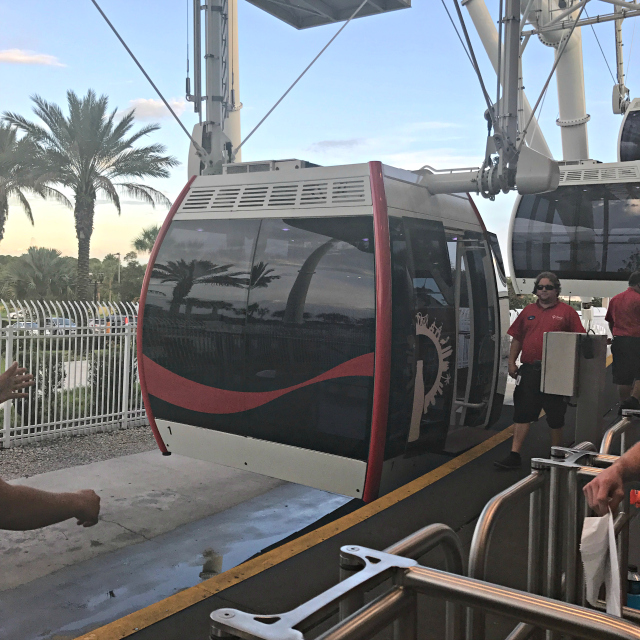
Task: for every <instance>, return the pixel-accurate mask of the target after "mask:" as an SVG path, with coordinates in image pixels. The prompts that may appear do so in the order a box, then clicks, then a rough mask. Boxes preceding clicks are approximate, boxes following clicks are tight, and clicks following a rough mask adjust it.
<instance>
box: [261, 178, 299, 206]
mask: <svg viewBox="0 0 640 640" xmlns="http://www.w3.org/2000/svg"><path fill="white" fill-rule="evenodd" d="M298 186H299V185H298V184H297V183H295V182H294V183H292V184H276V185H274V186H273V187H272V189H271V193H270V194H269V201H268V202H267V206H269V207H295V206H296V199H297V197H298Z"/></svg>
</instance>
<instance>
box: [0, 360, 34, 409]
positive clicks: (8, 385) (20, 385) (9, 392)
mask: <svg viewBox="0 0 640 640" xmlns="http://www.w3.org/2000/svg"><path fill="white" fill-rule="evenodd" d="M33 384H34V382H33V376H32V375H31V374H30V373H27V370H26V369H25V368H24V367H18V363H17V362H14V363H13V364H12V365H11V366H10V367H9V368H8V369H7V370H6V371H5V372H4V373H3V374H2V375H0V403H2V402H6V401H7V400H15V399H16V398H26V397H27V396H28V395H29V394H28V393H25V392H23V391H21V390H22V389H26V388H27V387H31V386H33Z"/></svg>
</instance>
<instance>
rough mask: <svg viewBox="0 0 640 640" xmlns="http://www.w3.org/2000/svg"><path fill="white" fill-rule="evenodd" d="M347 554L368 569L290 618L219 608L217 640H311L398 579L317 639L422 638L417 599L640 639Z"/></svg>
mask: <svg viewBox="0 0 640 640" xmlns="http://www.w3.org/2000/svg"><path fill="white" fill-rule="evenodd" d="M341 553H343V554H344V557H345V558H349V559H350V560H351V563H353V564H355V563H356V562H360V564H361V566H362V569H361V571H360V572H358V573H356V574H353V575H352V576H351V577H350V578H349V579H348V580H346V581H344V582H341V583H338V584H336V585H334V586H333V587H331V588H330V589H328V590H327V591H325V592H323V593H322V594H319V595H317V596H315V597H314V598H312V599H311V600H309V601H308V602H306V603H303V604H301V605H299V606H298V607H296V608H295V609H293V610H291V611H288V612H286V613H282V614H278V615H256V614H253V613H245V612H242V611H239V610H237V609H218V610H216V611H214V612H212V613H211V623H212V628H211V632H212V634H211V637H212V638H243V639H244V640H282V639H289V640H303V639H304V637H305V635H306V633H307V631H308V630H310V629H311V625H310V623H311V622H312V621H313V620H318V619H319V618H320V617H322V616H325V618H326V612H327V611H329V610H330V609H331V608H332V607H333V606H335V603H336V602H338V601H339V600H341V599H342V598H344V597H345V596H348V594H349V592H350V591H352V590H354V589H357V590H363V589H371V588H373V587H374V586H375V585H378V584H380V583H381V582H382V581H384V580H385V579H389V578H391V579H392V580H393V586H392V587H391V589H390V590H389V591H387V592H386V593H384V594H383V595H381V596H379V597H378V598H376V599H375V600H374V601H373V602H371V603H369V604H368V605H366V606H364V607H362V608H361V609H360V610H358V611H356V612H354V613H353V614H352V615H351V616H349V617H348V618H346V619H345V620H342V621H340V622H338V624H337V625H336V626H334V627H333V628H332V629H329V630H328V631H326V632H325V633H324V634H322V635H320V636H319V637H318V639H317V640H365V639H368V638H371V637H372V636H374V635H375V634H376V633H377V632H379V631H382V629H384V628H386V627H387V626H388V625H390V624H391V623H394V626H395V630H396V634H395V637H396V638H398V640H416V632H417V623H416V617H417V613H416V612H417V598H416V594H417V593H421V594H425V595H429V596H433V597H437V598H441V599H444V600H447V601H454V602H457V603H460V604H461V605H464V606H468V607H474V608H476V609H482V610H483V612H490V613H494V614H497V615H501V616H505V617H507V618H511V619H515V620H521V621H523V622H524V623H526V624H529V625H533V626H534V627H538V628H543V629H548V630H550V631H551V632H556V633H561V634H564V635H568V636H573V637H578V638H585V639H586V640H640V627H637V626H635V625H633V624H631V623H630V622H627V621H625V620H623V619H621V618H616V617H613V616H610V615H607V614H603V613H599V612H597V611H594V610H592V609H585V608H583V607H579V606H577V605H573V604H568V603H564V602H559V601H557V600H552V599H550V598H545V597H543V596H539V595H534V594H530V593H527V592H524V591H518V590H517V589H510V588H508V587H501V586H498V585H495V584H490V583H488V582H485V581H481V580H475V579H473V578H468V577H466V576H461V575H457V574H453V573H447V572H445V571H439V570H437V569H430V568H427V567H422V566H419V565H417V563H416V562H415V561H413V560H411V559H409V558H402V557H399V556H395V555H391V554H387V553H384V552H379V551H375V550H373V549H366V548H363V547H343V548H342V549H341ZM474 640H475V639H474Z"/></svg>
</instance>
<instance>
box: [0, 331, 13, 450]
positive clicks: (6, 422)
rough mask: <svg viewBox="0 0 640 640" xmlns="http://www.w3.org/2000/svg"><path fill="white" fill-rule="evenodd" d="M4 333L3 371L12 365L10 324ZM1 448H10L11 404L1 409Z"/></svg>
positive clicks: (6, 404)
mask: <svg viewBox="0 0 640 640" xmlns="http://www.w3.org/2000/svg"><path fill="white" fill-rule="evenodd" d="M5 331H6V333H5V355H4V370H5V371H6V370H7V369H8V368H9V367H10V366H11V365H12V364H13V327H12V326H11V324H9V326H8V327H7V328H6V330H5ZM3 412H4V413H3V425H2V446H3V447H4V448H5V449H8V448H9V447H10V446H11V403H10V402H8V401H7V402H5V403H4V407H3Z"/></svg>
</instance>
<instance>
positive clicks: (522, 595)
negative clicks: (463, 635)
mask: <svg viewBox="0 0 640 640" xmlns="http://www.w3.org/2000/svg"><path fill="white" fill-rule="evenodd" d="M402 584H403V586H405V587H410V588H412V589H415V590H416V591H418V592H420V593H424V594H426V595H430V596H439V597H441V598H446V599H448V600H457V601H458V602H461V603H462V604H465V605H467V606H470V607H475V608H482V609H484V610H485V611H487V612H491V613H495V614H497V615H502V616H505V617H508V618H513V619H516V620H521V621H523V622H525V623H528V624H531V625H534V626H536V627H539V628H543V629H549V630H551V631H556V632H559V633H563V634H566V635H568V636H576V637H578V638H585V639H586V640H632V639H636V640H638V639H640V627H637V626H636V625H634V624H632V623H630V622H627V621H626V620H623V619H622V618H616V617H614V616H610V615H607V614H602V613H597V612H595V611H593V610H592V609H585V608H583V607H579V606H577V605H574V604H567V603H565V602H559V601H558V600H552V599H550V598H545V597H543V596H538V595H534V594H531V593H526V592H525V591H518V590H517V589H510V588H508V587H500V586H498V585H495V584H491V583H488V582H484V581H481V580H474V579H473V578H466V577H463V576H456V575H452V574H448V573H445V572H443V571H438V570H437V569H428V568H427V567H420V566H418V567H410V568H409V569H407V571H406V573H405V575H404V580H403V581H402ZM343 640H350V639H348V637H347V636H344V637H343ZM474 640H475V638H474Z"/></svg>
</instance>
